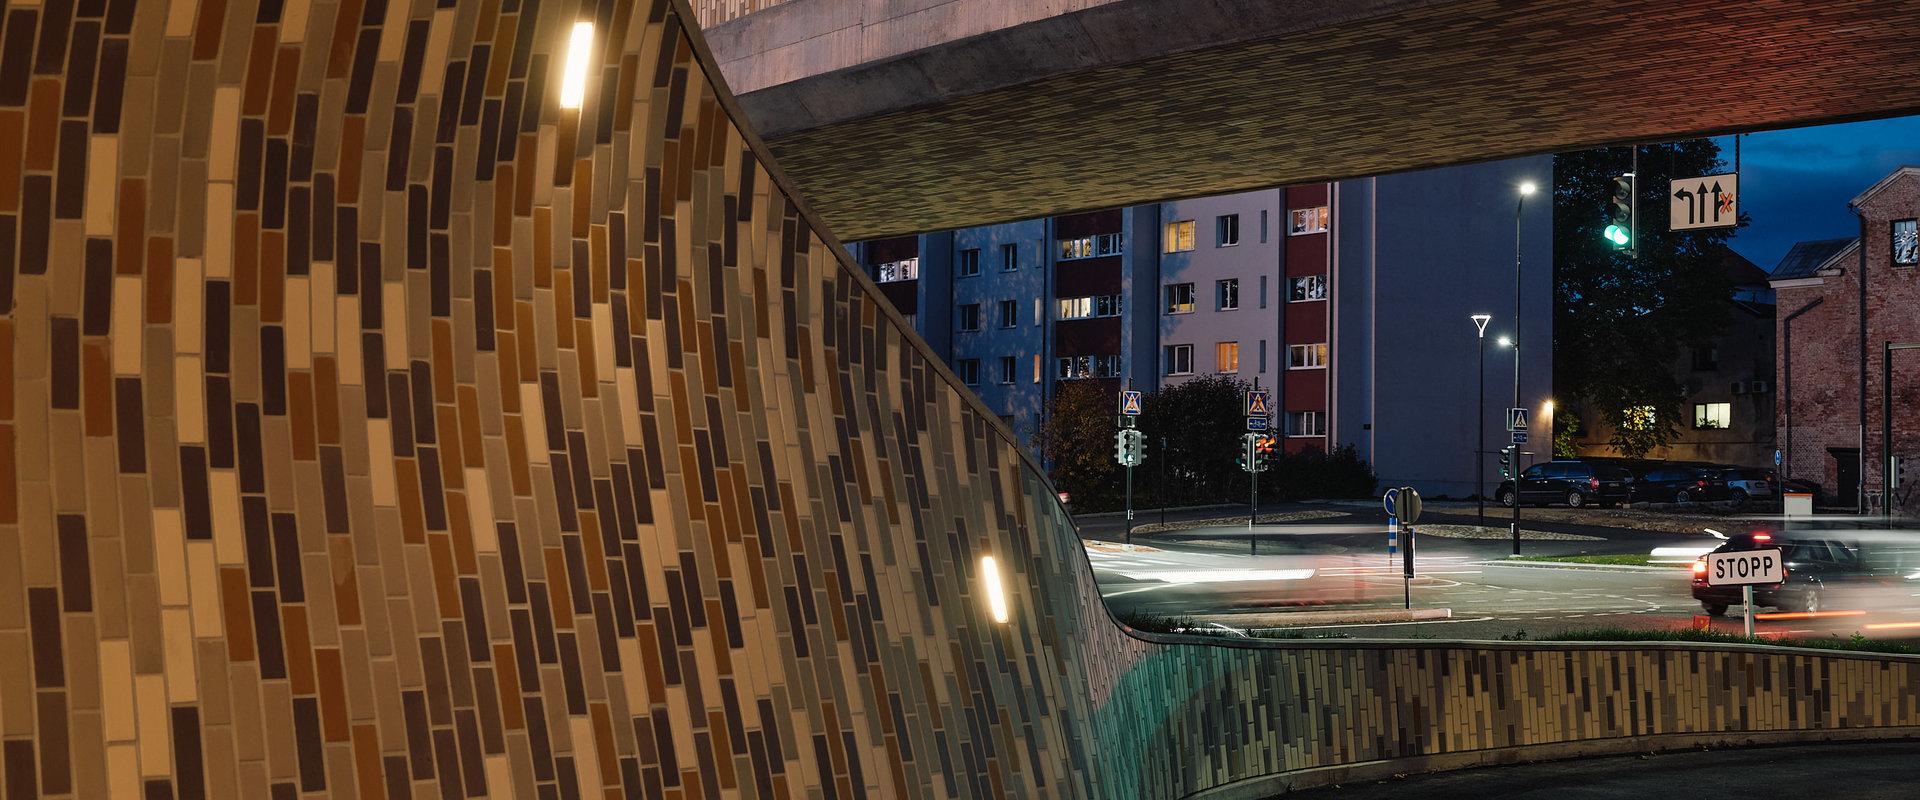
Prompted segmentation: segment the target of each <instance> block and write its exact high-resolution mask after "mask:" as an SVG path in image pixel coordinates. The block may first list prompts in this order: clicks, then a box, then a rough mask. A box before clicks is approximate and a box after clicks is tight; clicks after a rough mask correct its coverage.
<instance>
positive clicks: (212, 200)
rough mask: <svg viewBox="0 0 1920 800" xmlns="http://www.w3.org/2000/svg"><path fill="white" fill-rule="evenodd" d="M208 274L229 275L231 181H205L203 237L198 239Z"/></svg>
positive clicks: (214, 275) (231, 269)
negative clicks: (204, 224)
mask: <svg viewBox="0 0 1920 800" xmlns="http://www.w3.org/2000/svg"><path fill="white" fill-rule="evenodd" d="M202 247H203V249H204V250H205V252H204V253H203V254H202V257H203V258H205V259H206V264H205V269H206V274H207V277H208V278H231V277H233V184H231V183H209V184H207V238H206V241H205V242H203V243H202Z"/></svg>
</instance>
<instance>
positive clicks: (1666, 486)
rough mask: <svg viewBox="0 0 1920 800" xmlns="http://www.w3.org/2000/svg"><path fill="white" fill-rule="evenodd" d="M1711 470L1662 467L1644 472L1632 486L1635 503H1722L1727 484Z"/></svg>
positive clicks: (1725, 497) (1718, 472)
mask: <svg viewBox="0 0 1920 800" xmlns="http://www.w3.org/2000/svg"><path fill="white" fill-rule="evenodd" d="M1720 473H1721V471H1720V470H1718V469H1714V468H1712V467H1688V466H1665V467H1655V468H1653V469H1650V470H1647V472H1646V474H1644V475H1641V476H1640V479H1639V480H1638V481H1635V482H1634V484H1633V501H1634V502H1636V503H1700V502H1707V501H1712V500H1725V499H1727V497H1728V494H1727V481H1726V479H1725V478H1722V477H1721V475H1720Z"/></svg>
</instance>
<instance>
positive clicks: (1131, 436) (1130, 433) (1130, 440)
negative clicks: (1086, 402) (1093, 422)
mask: <svg viewBox="0 0 1920 800" xmlns="http://www.w3.org/2000/svg"><path fill="white" fill-rule="evenodd" d="M1127 385H1128V386H1132V385H1133V381H1132V379H1128V381H1127ZM1139 419H1140V392H1139V390H1136V389H1131V388H1128V389H1123V390H1121V391H1120V423H1121V426H1122V427H1121V429H1120V433H1119V436H1118V441H1117V442H1116V444H1117V445H1118V447H1117V452H1116V453H1115V456H1116V457H1117V458H1118V460H1119V461H1120V464H1121V466H1124V467H1126V468H1127V536H1126V540H1127V544H1128V545H1132V544H1133V468H1134V467H1137V466H1139V465H1140V462H1141V461H1143V460H1145V458H1146V454H1147V445H1146V440H1147V437H1146V434H1144V433H1141V432H1140V431H1139V430H1136V429H1135V427H1134V425H1135V423H1136V422H1137V421H1138V420H1139Z"/></svg>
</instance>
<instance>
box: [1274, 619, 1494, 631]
mask: <svg viewBox="0 0 1920 800" xmlns="http://www.w3.org/2000/svg"><path fill="white" fill-rule="evenodd" d="M1492 619H1493V617H1475V618H1472V619H1417V620H1412V621H1409V622H1353V623H1346V624H1342V625H1288V626H1285V627H1281V628H1261V629H1260V630H1263V631H1280V630H1312V629H1315V628H1385V627H1389V626H1393V625H1438V624H1440V623H1443V622H1486V621H1488V620H1492Z"/></svg>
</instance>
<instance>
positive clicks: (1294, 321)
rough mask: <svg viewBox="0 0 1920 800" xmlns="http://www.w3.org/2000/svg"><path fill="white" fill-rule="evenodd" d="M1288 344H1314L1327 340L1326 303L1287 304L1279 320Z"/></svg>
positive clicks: (1322, 301) (1320, 301) (1321, 301)
mask: <svg viewBox="0 0 1920 800" xmlns="http://www.w3.org/2000/svg"><path fill="white" fill-rule="evenodd" d="M1281 323H1282V325H1284V326H1285V328H1286V340H1287V343H1288V344H1315V343H1319V342H1324V341H1326V340H1327V302H1326V301H1324V300H1319V301H1315V302H1311V303H1288V304H1287V307H1286V315H1285V316H1284V317H1282V318H1281Z"/></svg>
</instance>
